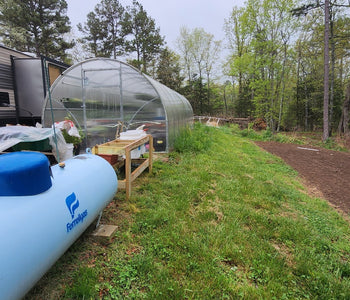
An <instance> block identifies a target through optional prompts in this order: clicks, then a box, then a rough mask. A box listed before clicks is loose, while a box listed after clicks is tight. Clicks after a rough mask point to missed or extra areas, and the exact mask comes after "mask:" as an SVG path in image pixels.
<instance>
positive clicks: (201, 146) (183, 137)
mask: <svg viewBox="0 0 350 300" xmlns="http://www.w3.org/2000/svg"><path fill="white" fill-rule="evenodd" d="M214 130H215V129H214V128H212V127H209V126H205V125H203V124H201V123H195V124H194V130H192V129H191V128H189V127H185V128H184V129H182V130H181V132H180V134H179V135H178V137H177V138H176V140H175V143H174V150H175V151H176V152H179V153H186V152H194V153H198V152H203V151H206V150H207V149H209V148H210V147H211V145H212V142H213V141H212V137H213V135H212V132H213V131H214Z"/></svg>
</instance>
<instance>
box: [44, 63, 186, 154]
mask: <svg viewBox="0 0 350 300" xmlns="http://www.w3.org/2000/svg"><path fill="white" fill-rule="evenodd" d="M50 94H51V95H50ZM52 115H53V119H54V120H52ZM67 119H69V120H72V121H73V122H74V123H75V125H76V126H77V128H79V129H80V130H81V131H82V132H83V135H84V137H85V142H86V144H85V145H84V146H86V147H93V146H95V145H96V144H101V143H105V142H108V141H111V140H114V139H115V138H116V134H117V133H118V132H119V131H125V130H129V129H130V130H131V129H136V128H138V127H140V126H143V129H144V130H147V133H150V134H152V136H153V139H154V148H155V150H156V151H158V152H161V151H169V150H170V149H171V148H172V147H173V144H174V140H175V138H176V135H177V134H178V132H179V130H180V129H181V128H182V127H184V126H186V125H189V124H191V123H192V121H193V110H192V107H191V105H190V103H189V102H188V101H187V99H186V98H185V97H183V96H182V95H180V94H179V93H177V92H175V91H173V90H171V89H169V88H168V87H166V86H164V85H163V84H161V83H159V82H157V81H156V80H154V79H152V78H151V77H149V76H147V75H145V74H143V73H141V72H140V71H138V70H137V69H135V68H133V67H132V66H130V65H128V64H126V63H123V62H120V61H118V60H113V59H107V58H93V59H88V60H86V61H83V62H81V63H78V64H76V65H74V66H72V67H70V68H69V69H67V70H66V71H65V72H64V73H63V74H62V75H61V76H60V77H58V78H57V79H56V81H55V82H54V84H53V85H52V87H51V89H50V93H48V95H47V97H46V100H45V104H44V110H43V115H42V121H43V125H44V126H45V127H51V126H52V124H53V121H54V122H60V121H63V120H67Z"/></svg>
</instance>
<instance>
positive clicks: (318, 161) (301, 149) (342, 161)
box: [256, 142, 350, 214]
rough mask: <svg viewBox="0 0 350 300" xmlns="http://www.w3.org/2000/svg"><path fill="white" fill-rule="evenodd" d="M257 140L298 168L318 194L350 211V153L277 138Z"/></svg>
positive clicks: (266, 148) (346, 211)
mask: <svg viewBox="0 0 350 300" xmlns="http://www.w3.org/2000/svg"><path fill="white" fill-rule="evenodd" d="M256 144H257V145H258V146H259V147H261V148H263V149H265V150H266V151H268V152H270V153H272V154H274V155H277V156H279V157H280V158H282V159H283V160H284V161H285V162H286V163H287V164H288V165H290V166H291V167H292V168H293V169H295V170H296V171H297V172H298V173H299V175H300V176H301V177H302V178H303V179H304V183H305V185H306V186H307V188H308V190H309V191H311V192H312V194H313V195H314V196H317V197H322V198H324V199H326V200H328V201H329V202H330V204H331V205H332V206H334V207H335V208H336V209H338V210H340V211H342V212H344V213H345V214H350V153H346V152H338V151H332V150H327V149H322V148H318V147H309V146H301V145H294V144H281V143H277V142H256Z"/></svg>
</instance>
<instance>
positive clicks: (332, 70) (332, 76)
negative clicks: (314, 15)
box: [329, 12, 335, 135]
mask: <svg viewBox="0 0 350 300" xmlns="http://www.w3.org/2000/svg"><path fill="white" fill-rule="evenodd" d="M332 13H333V12H332ZM333 18H334V17H333V15H331V19H330V34H331V35H330V38H329V39H330V41H331V94H330V99H329V127H330V128H329V134H330V135H332V124H333V107H334V77H335V41H334V32H333V31H334V21H333Z"/></svg>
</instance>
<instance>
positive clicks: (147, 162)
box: [92, 134, 153, 199]
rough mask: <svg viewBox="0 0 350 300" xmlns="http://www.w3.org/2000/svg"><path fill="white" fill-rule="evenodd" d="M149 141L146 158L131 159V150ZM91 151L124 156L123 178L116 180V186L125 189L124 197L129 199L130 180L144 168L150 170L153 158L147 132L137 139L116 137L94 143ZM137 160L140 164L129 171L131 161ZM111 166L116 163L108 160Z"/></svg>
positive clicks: (98, 153)
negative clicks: (101, 142) (97, 143)
mask: <svg viewBox="0 0 350 300" xmlns="http://www.w3.org/2000/svg"><path fill="white" fill-rule="evenodd" d="M146 143H149V152H148V153H149V155H148V158H147V159H145V158H138V159H132V158H131V151H132V150H134V149H136V148H138V147H140V146H142V145H144V144H146ZM92 153H93V154H97V155H101V156H105V155H110V156H112V157H113V156H118V157H125V158H123V160H124V165H125V179H124V180H118V188H120V189H125V191H126V199H129V197H130V195H131V184H132V182H133V181H134V180H135V179H136V178H137V177H138V176H139V175H140V174H141V173H142V172H143V171H144V170H145V169H146V168H148V170H149V172H150V173H151V172H152V159H153V157H152V156H153V137H152V136H151V135H150V134H148V135H146V136H145V137H142V138H140V139H137V140H120V139H116V140H113V141H110V142H107V143H104V144H100V145H96V146H94V147H93V148H92ZM132 162H137V163H140V165H139V166H138V167H137V168H136V169H135V170H134V171H133V172H131V163H132ZM110 163H111V164H112V165H113V166H116V165H117V163H115V162H112V161H111V162H110Z"/></svg>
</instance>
